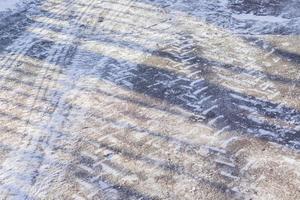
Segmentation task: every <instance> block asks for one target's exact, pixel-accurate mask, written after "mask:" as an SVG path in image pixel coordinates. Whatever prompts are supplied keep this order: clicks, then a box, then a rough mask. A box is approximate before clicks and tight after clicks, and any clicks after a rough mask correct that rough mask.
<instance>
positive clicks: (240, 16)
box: [232, 14, 289, 23]
mask: <svg viewBox="0 0 300 200" xmlns="http://www.w3.org/2000/svg"><path fill="white" fill-rule="evenodd" d="M232 17H233V18H235V19H239V20H255V21H263V22H270V23H283V22H288V21H289V20H288V19H285V18H282V17H280V16H278V17H276V16H258V15H253V14H233V15H232Z"/></svg>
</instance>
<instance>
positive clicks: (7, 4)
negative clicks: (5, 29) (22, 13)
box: [0, 0, 21, 12]
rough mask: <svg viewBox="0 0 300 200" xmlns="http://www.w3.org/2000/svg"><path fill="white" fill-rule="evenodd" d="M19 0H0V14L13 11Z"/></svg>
mask: <svg viewBox="0 0 300 200" xmlns="http://www.w3.org/2000/svg"><path fill="white" fill-rule="evenodd" d="M20 2H21V0H0V12H1V11H7V10H9V9H14V8H16V6H17V5H18V3H20Z"/></svg>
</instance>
